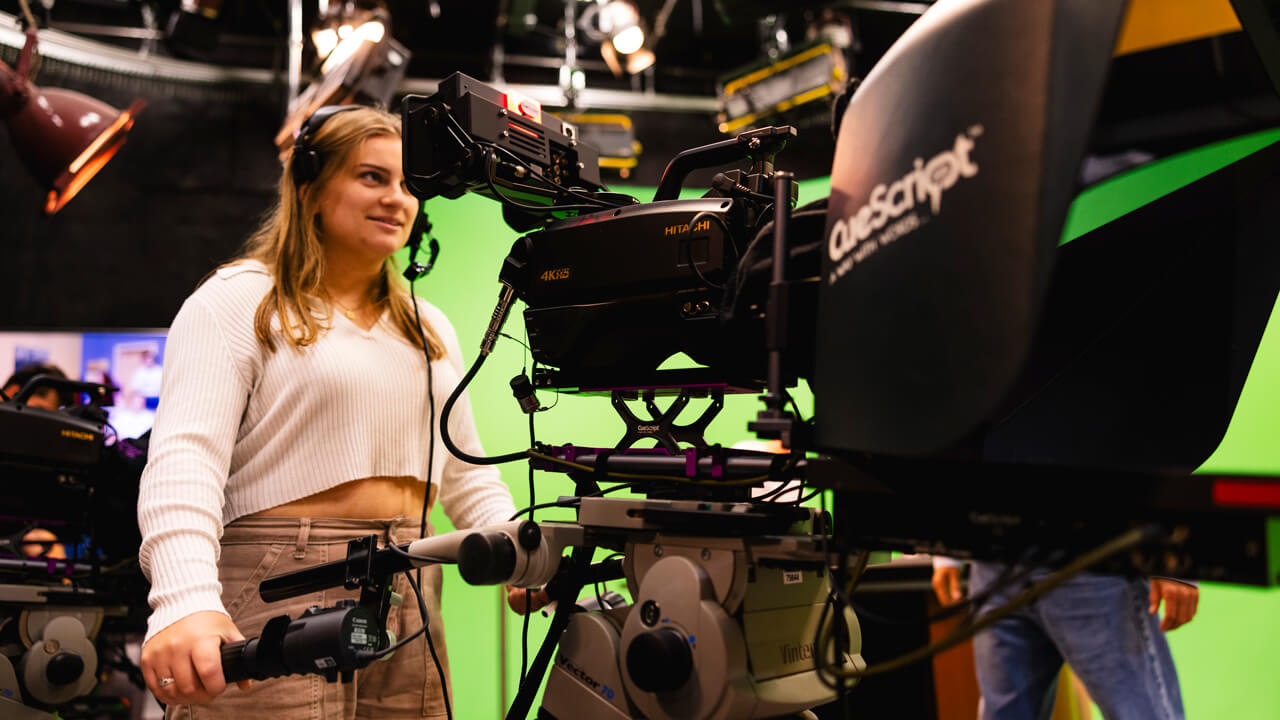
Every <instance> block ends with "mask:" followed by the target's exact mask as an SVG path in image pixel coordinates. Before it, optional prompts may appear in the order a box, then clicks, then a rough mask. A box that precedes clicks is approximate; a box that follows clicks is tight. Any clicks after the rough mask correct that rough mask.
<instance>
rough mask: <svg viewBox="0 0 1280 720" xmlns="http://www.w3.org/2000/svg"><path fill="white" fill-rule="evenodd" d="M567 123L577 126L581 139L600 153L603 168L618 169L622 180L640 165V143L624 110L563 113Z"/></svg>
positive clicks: (628, 176)
mask: <svg viewBox="0 0 1280 720" xmlns="http://www.w3.org/2000/svg"><path fill="white" fill-rule="evenodd" d="M562 119H563V120H564V121H565V122H568V123H572V124H573V125H575V126H576V127H577V128H578V139H579V140H580V141H581V142H584V143H586V144H588V145H590V146H592V147H594V148H596V150H598V151H599V152H600V167H601V168H606V169H609V170H616V171H617V173H618V176H619V177H621V178H622V179H623V180H626V179H628V178H630V177H631V171H632V170H633V169H634V168H635V167H636V165H637V164H639V161H640V151H641V149H642V148H641V145H640V141H639V140H636V131H635V128H634V127H633V126H632V124H631V118H630V117H629V116H627V115H623V114H621V113H577V114H572V115H564V116H562Z"/></svg>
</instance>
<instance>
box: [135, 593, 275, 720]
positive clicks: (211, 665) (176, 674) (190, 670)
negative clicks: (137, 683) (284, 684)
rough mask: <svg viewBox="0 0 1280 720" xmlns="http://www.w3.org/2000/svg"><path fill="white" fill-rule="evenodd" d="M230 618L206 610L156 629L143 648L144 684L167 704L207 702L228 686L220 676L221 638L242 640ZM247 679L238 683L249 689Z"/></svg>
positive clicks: (200, 703) (232, 640) (241, 687)
mask: <svg viewBox="0 0 1280 720" xmlns="http://www.w3.org/2000/svg"><path fill="white" fill-rule="evenodd" d="M243 639H244V636H243V635H241V634H240V631H239V630H238V629H237V628H236V625H235V623H233V622H232V621H231V618H229V617H227V616H226V615H224V614H223V613H220V612H214V611H211V610H205V611H202V612H197V613H192V614H190V615H188V616H186V617H184V618H182V619H181V620H179V621H177V622H175V623H174V624H172V625H170V626H169V627H167V628H165V629H163V630H161V631H160V632H158V633H156V634H155V636H154V637H152V638H151V640H149V641H148V642H147V644H146V646H145V647H143V648H142V674H143V676H144V677H146V679H147V687H148V688H149V689H150V690H151V692H152V693H154V694H155V696H156V697H157V698H158V699H159V700H160V702H162V703H165V704H166V705H206V704H208V703H210V702H213V699H214V698H215V697H217V696H218V695H221V694H222V692H223V691H224V690H226V689H227V683H226V681H224V680H223V679H222V653H221V648H222V644H223V643H224V642H235V641H237V640H243ZM249 683H250V681H248V680H245V681H243V682H240V683H237V684H238V685H239V687H240V689H241V690H248V689H249Z"/></svg>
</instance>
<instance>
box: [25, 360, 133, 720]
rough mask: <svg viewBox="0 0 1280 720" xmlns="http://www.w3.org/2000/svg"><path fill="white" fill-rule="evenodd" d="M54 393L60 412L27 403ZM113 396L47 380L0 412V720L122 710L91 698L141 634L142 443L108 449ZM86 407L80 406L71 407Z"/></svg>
mask: <svg viewBox="0 0 1280 720" xmlns="http://www.w3.org/2000/svg"><path fill="white" fill-rule="evenodd" d="M45 390H53V391H56V393H57V395H58V396H59V398H60V403H61V405H62V407H61V408H60V409H57V410H50V409H45V408H43V407H38V406H36V405H32V404H28V402H27V401H28V400H29V399H31V398H32V397H34V396H35V394H36V393H39V392H42V391H45ZM113 390H114V388H110V387H108V386H105V385H100V384H97V383H87V382H78V381H73V380H68V379H65V378H60V377H54V376H52V375H37V376H35V377H33V378H31V379H30V380H29V381H28V382H27V383H26V384H25V385H23V387H22V388H21V389H19V391H18V392H17V393H16V394H15V395H14V397H12V398H7V399H5V400H4V401H2V402H0V482H2V483H4V484H5V486H6V487H7V488H8V492H6V493H5V498H6V507H5V509H4V512H3V517H0V573H2V575H3V578H2V579H0V715H3V716H4V717H6V718H8V717H14V718H22V719H23V720H27V719H28V718H29V719H31V720H48V719H50V718H54V717H62V718H77V717H85V718H90V717H92V718H97V717H102V716H103V715H104V714H110V713H112V712H118V711H119V709H120V708H121V707H124V708H127V703H125V704H123V705H122V704H121V700H120V697H118V696H111V695H110V694H101V695H92V696H91V691H93V690H94V688H95V687H96V686H97V685H98V680H99V675H100V674H101V673H102V672H104V671H105V670H107V669H109V668H118V669H121V670H123V671H124V672H125V674H126V675H127V676H130V678H131V679H132V681H133V682H134V683H135V684H136V685H137V686H138V687H143V683H142V680H141V675H140V671H138V670H137V668H136V667H135V666H133V664H132V663H131V662H129V661H128V660H127V657H126V655H125V653H124V650H123V644H124V642H125V638H126V636H127V635H128V634H129V633H133V632H140V631H141V630H142V629H143V628H144V627H145V615H142V614H141V613H142V612H143V611H144V609H145V608H146V606H147V605H146V595H147V584H146V580H145V578H144V577H143V575H142V573H141V571H140V570H139V568H138V565H137V561H136V555H137V548H138V544H139V537H138V528H137V522H136V520H135V519H134V518H135V516H136V510H135V508H136V505H137V494H138V479H139V478H140V476H141V473H142V468H143V466H144V465H145V463H146V445H145V440H123V439H118V438H115V437H114V435H113V432H112V430H111V429H110V427H109V425H108V424H107V422H106V420H107V415H106V412H105V411H104V410H103V408H102V402H103V401H104V400H106V399H107V398H109V396H110V393H111V392H112V391H113ZM80 398H88V401H87V402H84V403H81V402H79V399H80Z"/></svg>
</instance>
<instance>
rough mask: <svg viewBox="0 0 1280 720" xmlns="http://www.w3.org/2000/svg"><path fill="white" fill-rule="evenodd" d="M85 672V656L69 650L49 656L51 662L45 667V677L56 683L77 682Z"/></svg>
mask: <svg viewBox="0 0 1280 720" xmlns="http://www.w3.org/2000/svg"><path fill="white" fill-rule="evenodd" d="M83 674H84V658H82V657H80V656H79V655H76V654H75V653H69V652H60V653H58V654H57V655H54V656H53V657H51V658H49V664H48V665H46V666H45V669H44V676H45V678H46V679H48V681H49V682H50V683H52V684H54V685H67V684H69V683H73V682H76V681H77V680H79V679H80V676H81V675H83Z"/></svg>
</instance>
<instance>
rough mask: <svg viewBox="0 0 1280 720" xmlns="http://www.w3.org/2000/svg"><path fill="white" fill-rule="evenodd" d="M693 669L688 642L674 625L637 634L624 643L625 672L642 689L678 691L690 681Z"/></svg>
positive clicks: (691, 654) (649, 690)
mask: <svg viewBox="0 0 1280 720" xmlns="http://www.w3.org/2000/svg"><path fill="white" fill-rule="evenodd" d="M692 671H693V653H692V652H690V650H689V641H688V640H686V639H685V637H684V635H683V634H681V633H680V631H679V630H676V629H674V628H669V627H664V628H658V629H657V630H649V631H647V632H643V633H640V634H639V635H637V636H636V637H635V638H634V639H633V640H632V641H631V644H630V645H629V646H627V673H628V674H630V675H631V681H632V682H634V683H635V684H636V687H638V688H640V689H641V690H645V691H648V692H666V691H670V690H678V689H680V688H681V687H683V686H684V684H685V683H686V682H688V681H689V674H690V673H691V672H692Z"/></svg>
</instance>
